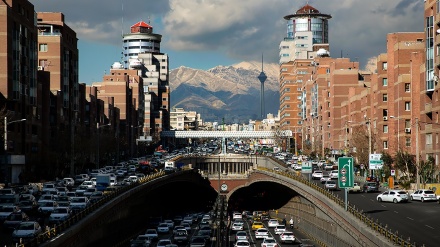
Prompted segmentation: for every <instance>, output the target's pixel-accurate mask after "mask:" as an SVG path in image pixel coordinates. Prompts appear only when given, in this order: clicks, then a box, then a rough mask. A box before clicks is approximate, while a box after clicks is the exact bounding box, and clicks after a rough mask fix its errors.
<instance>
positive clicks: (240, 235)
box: [235, 231, 249, 241]
mask: <svg viewBox="0 0 440 247" xmlns="http://www.w3.org/2000/svg"><path fill="white" fill-rule="evenodd" d="M248 239H249V236H248V234H247V232H245V231H238V232H237V233H236V234H235V240H236V241H240V240H246V241H247V240H248Z"/></svg>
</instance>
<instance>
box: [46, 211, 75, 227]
mask: <svg viewBox="0 0 440 247" xmlns="http://www.w3.org/2000/svg"><path fill="white" fill-rule="evenodd" d="M71 215H72V211H71V210H70V208H68V207H57V208H56V209H54V210H53V211H52V213H50V215H49V223H55V224H57V223H61V222H63V221H65V220H67V219H68V218H69V217H70V216H71Z"/></svg>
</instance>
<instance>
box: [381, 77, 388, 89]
mask: <svg viewBox="0 0 440 247" xmlns="http://www.w3.org/2000/svg"><path fill="white" fill-rule="evenodd" d="M382 86H384V87H386V86H388V78H382Z"/></svg>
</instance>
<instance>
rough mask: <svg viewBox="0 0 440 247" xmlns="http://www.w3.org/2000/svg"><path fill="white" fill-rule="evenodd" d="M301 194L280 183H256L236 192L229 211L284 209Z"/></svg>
mask: <svg viewBox="0 0 440 247" xmlns="http://www.w3.org/2000/svg"><path fill="white" fill-rule="evenodd" d="M298 195H299V194H298V193H297V192H295V191H294V190H292V189H290V188H289V187H286V186H284V185H282V184H279V183H274V182H256V183H253V184H251V185H249V186H247V187H243V188H240V189H238V190H236V191H235V192H234V193H233V194H232V195H231V196H230V197H229V201H228V210H229V211H231V212H232V211H239V212H242V211H243V210H249V211H267V210H273V209H278V208H281V207H283V206H284V205H285V204H287V203H288V202H289V201H290V199H292V198H293V197H295V196H298Z"/></svg>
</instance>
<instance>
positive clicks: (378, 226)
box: [258, 167, 417, 247]
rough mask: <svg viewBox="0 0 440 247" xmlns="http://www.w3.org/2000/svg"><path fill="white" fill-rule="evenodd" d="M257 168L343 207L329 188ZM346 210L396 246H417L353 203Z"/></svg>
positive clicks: (300, 178) (282, 173) (287, 174)
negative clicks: (316, 192) (305, 188)
mask: <svg viewBox="0 0 440 247" xmlns="http://www.w3.org/2000/svg"><path fill="white" fill-rule="evenodd" d="M258 170H262V171H269V172H273V173H277V174H279V175H282V176H285V177H289V178H291V179H294V180H296V181H298V182H301V183H303V184H305V185H307V186H309V187H311V188H313V189H315V190H316V191H318V192H320V193H321V194H323V195H325V196H327V197H328V198H329V199H331V200H332V201H334V202H335V203H336V204H338V205H339V206H340V207H343V208H344V207H345V201H344V200H342V199H341V198H339V196H337V195H335V194H334V193H332V192H330V191H329V190H326V189H324V188H322V187H320V186H318V185H317V184H316V183H313V182H310V181H309V180H307V179H305V178H304V177H303V176H301V175H296V174H293V173H290V172H285V171H274V170H271V169H268V168H264V167H259V168H258ZM347 211H348V212H350V213H351V214H352V215H353V216H355V217H356V218H358V219H359V220H361V221H362V222H364V223H365V225H367V226H368V227H370V228H371V229H373V230H375V231H376V232H377V233H379V234H380V235H382V236H384V237H386V238H388V239H389V240H390V241H391V242H392V243H394V244H396V245H398V246H403V247H417V245H416V244H415V243H414V244H411V242H410V240H409V238H408V240H406V239H405V238H404V237H403V236H399V235H398V232H397V231H396V232H393V231H392V230H391V229H390V228H388V226H387V225H384V224H382V223H380V222H379V220H373V219H372V218H370V217H369V216H368V215H366V214H365V213H364V212H363V211H362V210H361V211H360V210H359V209H357V208H356V207H355V205H350V204H349V205H348V206H347Z"/></svg>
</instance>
